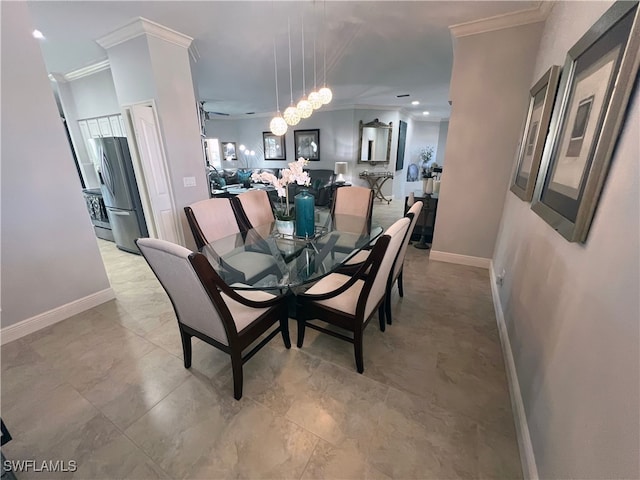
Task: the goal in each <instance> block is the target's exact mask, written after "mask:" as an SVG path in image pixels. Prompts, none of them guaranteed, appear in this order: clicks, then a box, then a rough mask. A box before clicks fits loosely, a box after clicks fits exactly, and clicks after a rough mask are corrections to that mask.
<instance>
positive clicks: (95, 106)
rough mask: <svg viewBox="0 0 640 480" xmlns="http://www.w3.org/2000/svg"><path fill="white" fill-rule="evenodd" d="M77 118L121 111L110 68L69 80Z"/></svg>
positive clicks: (115, 113)
mask: <svg viewBox="0 0 640 480" xmlns="http://www.w3.org/2000/svg"><path fill="white" fill-rule="evenodd" d="M69 85H70V87H71V92H72V94H73V98H74V100H75V104H76V112H77V115H78V117H77V118H76V120H78V119H83V118H92V117H104V116H106V115H117V114H119V113H122V112H121V110H120V105H119V104H118V97H117V96H116V89H115V87H114V85H113V77H112V76H111V69H107V70H103V71H101V72H98V73H94V74H93V75H89V76H88V77H82V78H79V79H77V80H74V81H72V82H69Z"/></svg>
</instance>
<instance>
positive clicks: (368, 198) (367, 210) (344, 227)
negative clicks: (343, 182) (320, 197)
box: [331, 186, 373, 233]
mask: <svg viewBox="0 0 640 480" xmlns="http://www.w3.org/2000/svg"><path fill="white" fill-rule="evenodd" d="M372 213H373V190H371V189H370V188H365V187H357V186H351V187H340V188H337V189H336V193H335V195H334V198H333V204H332V205H331V216H332V217H333V220H334V224H335V226H336V230H341V231H345V232H353V233H362V232H369V231H371V215H372ZM341 215H347V216H348V217H341ZM355 218H358V219H360V221H354V219H355ZM346 219H348V220H346ZM341 222H342V223H343V224H341Z"/></svg>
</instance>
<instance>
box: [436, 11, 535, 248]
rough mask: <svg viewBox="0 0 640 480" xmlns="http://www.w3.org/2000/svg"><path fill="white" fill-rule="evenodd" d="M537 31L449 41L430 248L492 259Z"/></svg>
mask: <svg viewBox="0 0 640 480" xmlns="http://www.w3.org/2000/svg"><path fill="white" fill-rule="evenodd" d="M542 26H543V24H542V23H541V22H539V23H535V24H529V25H523V26H518V27H512V28H506V29H502V30H496V31H492V32H487V33H481V34H477V35H470V36H466V37H461V38H458V39H456V43H455V46H454V58H453V71H452V77H451V100H452V102H453V103H452V110H451V118H450V121H449V132H448V140H447V142H446V150H445V152H446V153H445V154H446V158H447V161H446V168H445V169H444V170H443V173H442V183H441V184H440V198H439V201H438V215H437V219H436V225H435V230H434V239H433V250H434V251H439V252H447V253H451V254H458V255H465V256H470V257H479V258H484V259H489V258H491V257H492V256H493V251H494V247H495V241H496V237H497V234H498V228H499V226H500V218H501V217H502V207H503V203H504V195H505V192H506V191H507V189H508V188H509V184H510V177H511V171H512V167H513V161H514V158H515V152H516V148H517V145H518V135H519V134H520V133H521V131H520V129H521V126H522V120H523V118H524V116H525V113H526V110H527V106H528V100H527V99H528V92H529V89H530V88H531V75H532V72H533V67H534V59H535V57H536V52H537V50H538V45H539V43H540V33H541V31H542Z"/></svg>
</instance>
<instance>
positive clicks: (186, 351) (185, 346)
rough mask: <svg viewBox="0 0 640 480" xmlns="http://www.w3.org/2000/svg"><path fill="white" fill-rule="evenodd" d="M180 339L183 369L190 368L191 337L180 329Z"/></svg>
mask: <svg viewBox="0 0 640 480" xmlns="http://www.w3.org/2000/svg"><path fill="white" fill-rule="evenodd" d="M180 337H181V338H182V355H183V357H184V368H191V335H189V334H188V333H187V332H185V331H184V330H183V329H182V328H180Z"/></svg>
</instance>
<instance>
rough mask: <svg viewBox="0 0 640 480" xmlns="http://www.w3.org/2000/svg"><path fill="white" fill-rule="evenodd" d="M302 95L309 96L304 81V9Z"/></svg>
mask: <svg viewBox="0 0 640 480" xmlns="http://www.w3.org/2000/svg"><path fill="white" fill-rule="evenodd" d="M302 96H303V97H306V96H307V89H306V88H305V82H304V11H303V12H302Z"/></svg>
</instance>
